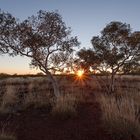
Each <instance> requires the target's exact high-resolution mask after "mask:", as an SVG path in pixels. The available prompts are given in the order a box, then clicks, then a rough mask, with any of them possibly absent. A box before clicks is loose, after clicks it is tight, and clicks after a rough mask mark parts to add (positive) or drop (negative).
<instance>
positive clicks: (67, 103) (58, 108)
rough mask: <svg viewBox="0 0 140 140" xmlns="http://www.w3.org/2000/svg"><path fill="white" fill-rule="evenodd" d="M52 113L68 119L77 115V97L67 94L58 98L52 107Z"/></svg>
mask: <svg viewBox="0 0 140 140" xmlns="http://www.w3.org/2000/svg"><path fill="white" fill-rule="evenodd" d="M52 115H53V116H55V117H58V118H60V119H67V118H70V117H73V116H75V115H76V98H75V97H74V96H73V95H70V94H66V95H61V96H60V97H58V98H57V100H56V102H55V104H54V107H53V109H52Z"/></svg>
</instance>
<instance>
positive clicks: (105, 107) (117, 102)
mask: <svg viewBox="0 0 140 140" xmlns="http://www.w3.org/2000/svg"><path fill="white" fill-rule="evenodd" d="M100 104H101V109H102V112H103V117H102V118H103V122H104V125H105V127H106V128H107V129H108V131H109V133H110V134H112V136H113V137H114V138H115V139H122V138H124V139H125V138H129V139H130V138H131V137H135V138H139V137H140V121H139V118H140V114H139V107H138V106H136V105H135V104H134V100H132V99H129V98H127V97H121V98H119V99H116V98H115V97H114V96H113V95H102V96H101V98H100Z"/></svg>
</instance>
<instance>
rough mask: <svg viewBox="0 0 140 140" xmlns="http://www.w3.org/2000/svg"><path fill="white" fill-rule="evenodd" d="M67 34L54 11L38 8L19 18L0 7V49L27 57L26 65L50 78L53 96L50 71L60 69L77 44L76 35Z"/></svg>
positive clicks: (64, 65) (60, 19) (56, 87)
mask: <svg viewBox="0 0 140 140" xmlns="http://www.w3.org/2000/svg"><path fill="white" fill-rule="evenodd" d="M70 34H71V30H70V28H67V27H66V25H65V23H64V22H63V20H62V17H61V15H60V14H59V13H58V12H46V11H42V10H40V11H39V12H38V13H37V15H36V16H34V15H33V16H31V17H29V18H28V19H26V20H24V21H22V22H19V20H17V19H16V18H14V17H13V16H12V15H11V14H10V13H5V12H2V11H0V51H1V52H2V53H9V54H10V55H12V56H16V55H21V56H27V57H29V58H31V63H30V65H31V66H33V67H36V68H39V69H40V70H41V71H42V72H44V73H45V74H46V75H47V77H48V78H49V80H50V81H51V82H52V85H53V89H54V94H55V96H56V97H58V96H59V94H60V93H59V88H58V85H57V82H56V81H55V79H54V77H53V75H52V74H51V71H54V70H55V71H60V70H63V68H64V67H66V64H67V62H68V60H69V59H70V58H71V55H72V53H73V51H74V48H75V47H76V46H78V45H79V42H78V41H77V37H71V36H70Z"/></svg>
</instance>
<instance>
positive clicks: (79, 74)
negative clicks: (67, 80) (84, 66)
mask: <svg viewBox="0 0 140 140" xmlns="http://www.w3.org/2000/svg"><path fill="white" fill-rule="evenodd" d="M83 74H84V70H78V71H77V76H78V77H79V78H82V76H83Z"/></svg>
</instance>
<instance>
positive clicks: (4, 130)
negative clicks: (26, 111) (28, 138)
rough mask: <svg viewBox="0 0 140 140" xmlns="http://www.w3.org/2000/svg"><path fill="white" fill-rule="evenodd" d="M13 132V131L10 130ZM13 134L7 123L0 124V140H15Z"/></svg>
mask: <svg viewBox="0 0 140 140" xmlns="http://www.w3.org/2000/svg"><path fill="white" fill-rule="evenodd" d="M12 131H13V130H12ZM16 139H17V138H16V136H15V133H14V132H11V131H10V130H9V122H8V121H7V122H4V123H1V130H0V140H16Z"/></svg>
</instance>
